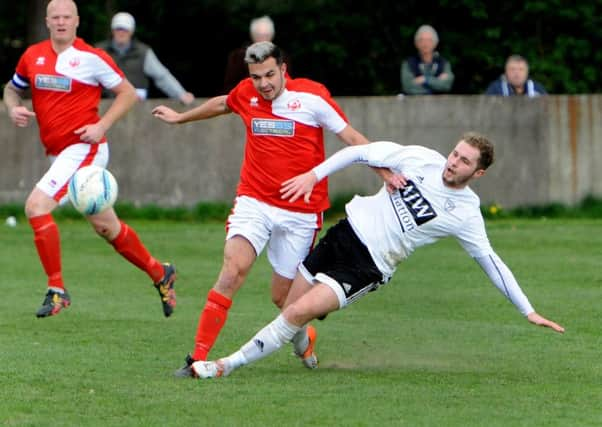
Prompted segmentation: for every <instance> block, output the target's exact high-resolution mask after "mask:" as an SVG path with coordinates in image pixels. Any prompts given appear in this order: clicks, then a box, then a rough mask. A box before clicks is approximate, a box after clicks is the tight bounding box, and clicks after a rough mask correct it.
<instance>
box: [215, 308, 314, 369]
mask: <svg viewBox="0 0 602 427" xmlns="http://www.w3.org/2000/svg"><path fill="white" fill-rule="evenodd" d="M300 330H301V328H300V327H298V326H295V325H293V324H291V323H289V322H288V321H287V320H286V319H285V318H284V316H282V314H280V315H278V317H276V319H274V320H273V321H272V322H271V323H270V324H268V325H267V326H265V327H264V328H263V329H262V330H260V331H259V332H257V334H255V336H254V337H253V338H251V340H250V341H249V342H247V343H246V344H245V345H243V346H242V347H241V348H240V349H239V350H238V351H237V352H235V353H233V354H231V355H230V356H228V357H226V358H225V359H224V361H225V363H227V364H228V367H229V368H230V369H231V370H234V369H237V368H240V367H241V366H243V365H247V364H249V363H253V362H255V361H256V360H259V359H263V358H264V357H266V356H268V355H270V354H272V353H274V352H275V351H276V350H278V349H279V348H280V347H282V346H283V345H284V344H286V343H287V342H290V341H291V340H292V339H293V337H294V336H295V334H297V332H299V331H300ZM303 331H305V329H303ZM301 335H305V337H306V338H307V334H301ZM306 347H307V343H306V344H305V347H303V351H305V348H306ZM296 348H297V346H296V345H295V349H296Z"/></svg>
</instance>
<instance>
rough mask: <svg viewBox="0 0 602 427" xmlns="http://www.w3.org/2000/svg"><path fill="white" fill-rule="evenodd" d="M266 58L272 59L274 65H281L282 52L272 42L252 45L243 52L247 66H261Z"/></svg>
mask: <svg viewBox="0 0 602 427" xmlns="http://www.w3.org/2000/svg"><path fill="white" fill-rule="evenodd" d="M268 58H274V59H275V60H276V64H278V65H282V62H283V59H282V51H281V50H280V48H279V47H278V46H276V45H275V44H274V43H272V42H266V41H264V42H257V43H253V44H252V45H251V46H249V47H248V48H247V51H246V52H245V62H246V63H247V64H261V63H262V62H264V61H265V60H266V59H268Z"/></svg>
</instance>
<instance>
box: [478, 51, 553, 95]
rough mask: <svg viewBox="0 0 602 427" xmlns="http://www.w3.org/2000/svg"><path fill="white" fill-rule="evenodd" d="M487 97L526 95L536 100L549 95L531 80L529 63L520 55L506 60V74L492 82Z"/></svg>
mask: <svg viewBox="0 0 602 427" xmlns="http://www.w3.org/2000/svg"><path fill="white" fill-rule="evenodd" d="M485 95H501V96H513V95H526V96H528V97H529V98H534V97H536V96H540V95H547V92H546V90H545V89H544V88H543V86H542V85H541V84H539V83H538V82H536V81H535V80H531V79H529V63H528V62H527V60H526V59H525V58H523V57H522V56H520V55H510V56H509V57H508V59H507V60H506V67H505V71H504V74H502V75H501V76H500V78H499V79H497V80H495V81H493V82H491V84H490V85H489V87H488V88H487V91H486V92H485Z"/></svg>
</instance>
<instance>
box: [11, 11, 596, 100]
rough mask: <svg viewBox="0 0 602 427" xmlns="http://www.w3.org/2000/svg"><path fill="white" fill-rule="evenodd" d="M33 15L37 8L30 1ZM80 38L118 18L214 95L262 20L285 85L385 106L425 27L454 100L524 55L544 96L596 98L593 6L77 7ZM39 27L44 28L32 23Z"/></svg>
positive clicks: (20, 16) (92, 37)
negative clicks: (309, 83) (296, 82)
mask: <svg viewBox="0 0 602 427" xmlns="http://www.w3.org/2000/svg"><path fill="white" fill-rule="evenodd" d="M27 3H28V2H27V1H17V2H15V1H2V2H0V34H2V37H1V38H0V81H7V80H8V79H9V78H10V76H11V75H12V73H13V71H14V66H15V64H16V61H17V58H18V56H19V55H20V53H21V52H22V51H23V49H24V47H25V38H26V34H27V25H28V21H27V17H28V16H31V14H30V13H29V12H28V10H27V8H28V4H27ZM29 3H32V4H34V3H37V4H40V5H43V4H44V2H43V1H39V0H37V1H36V0H29ZM78 3H79V8H80V16H81V25H80V28H79V34H80V35H82V36H83V37H84V38H85V39H87V40H88V41H90V42H95V41H98V40H100V39H102V38H105V37H106V36H107V35H108V27H109V20H110V17H111V15H112V12H114V11H117V10H127V11H129V12H131V13H133V14H134V15H135V16H136V18H137V22H138V31H137V34H138V36H139V37H140V38H141V39H142V40H143V41H145V42H147V43H149V44H151V45H152V46H153V47H154V49H155V51H156V52H157V54H158V56H159V58H160V59H161V60H162V61H163V62H164V63H165V64H166V65H167V66H168V67H169V68H170V69H171V70H172V72H173V73H174V74H175V75H176V76H177V77H178V78H179V79H180V80H181V81H182V82H183V83H184V86H186V87H187V88H189V89H190V90H191V91H192V92H194V93H195V94H197V95H199V96H211V95H215V94H218V93H220V92H221V88H222V83H223V72H224V67H225V64H226V58H227V54H228V52H229V51H230V50H231V49H233V48H235V47H237V46H239V45H241V44H242V43H243V41H245V40H246V39H247V38H248V24H249V20H250V19H251V18H252V17H255V16H259V15H262V14H269V15H271V16H272V17H273V19H274V20H275V22H276V31H277V34H276V40H275V41H276V42H277V43H278V44H280V45H281V46H282V47H284V48H285V50H286V51H287V52H288V53H289V54H290V57H291V58H292V74H293V75H296V76H305V77H311V78H313V79H317V80H319V81H322V82H323V83H325V84H326V85H327V86H328V87H329V88H330V90H331V91H332V93H333V94H335V95H338V96H341V95H392V94H396V93H398V92H399V91H400V83H399V65H400V61H401V60H402V59H403V58H404V57H406V56H407V55H409V54H411V53H413V51H414V47H413V35H414V32H415V31H416V28H417V27H418V26H419V25H421V24H425V23H427V24H431V25H433V26H434V27H435V28H436V29H437V30H438V31H439V35H440V38H441V43H440V51H441V52H442V54H443V55H444V56H446V57H447V58H448V59H449V60H450V61H451V63H452V65H453V70H454V72H455V74H456V83H455V85H454V90H453V92H454V93H458V94H476V93H482V92H483V91H484V90H485V88H486V86H487V84H488V83H489V82H490V81H491V80H493V79H495V78H497V77H498V75H499V74H500V73H501V72H502V68H503V63H504V60H505V58H506V57H507V56H508V55H509V54H512V53H519V54H522V55H524V56H525V57H526V58H527V59H528V60H529V62H530V64H531V71H532V76H533V77H534V78H535V79H537V80H539V81H541V82H542V83H543V85H544V86H545V87H546V88H547V89H548V91H550V92H551V93H568V94H575V93H595V92H601V91H602V74H601V71H600V70H601V69H602V52H601V51H600V50H599V49H598V47H599V46H600V45H602V43H601V42H602V25H600V24H601V19H602V0H590V1H574V2H569V1H566V0H525V1H521V2H518V1H514V2H499V1H496V2H493V1H483V0H453V1H451V0H440V1H432V0H420V1H418V0H407V1H403V2H401V1H397V0H395V1H393V0H376V1H370V2H358V1H351V0H342V1H332V0H306V1H280V0H278V1H277V0H270V1H268V0H256V1H253V2H251V1H247V0H245V1H243V0H237V1H234V0H220V1H217V0H205V1H203V2H198V1H195V2H189V1H181V0H170V1H167V0H131V1H127V0H86V1H85V2H84V1H82V0H80V1H79V2H78ZM38 24H39V25H43V23H42V22H40V23H38Z"/></svg>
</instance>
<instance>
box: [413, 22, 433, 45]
mask: <svg viewBox="0 0 602 427" xmlns="http://www.w3.org/2000/svg"><path fill="white" fill-rule="evenodd" d="M422 33H430V34H431V35H432V36H433V41H434V42H435V46H437V45H438V44H439V35H438V34H437V31H436V30H435V29H434V28H433V27H431V26H430V25H421V26H420V27H419V28H418V29H417V30H416V34H414V42H416V40H418V37H419V36H420V34H422Z"/></svg>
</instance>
